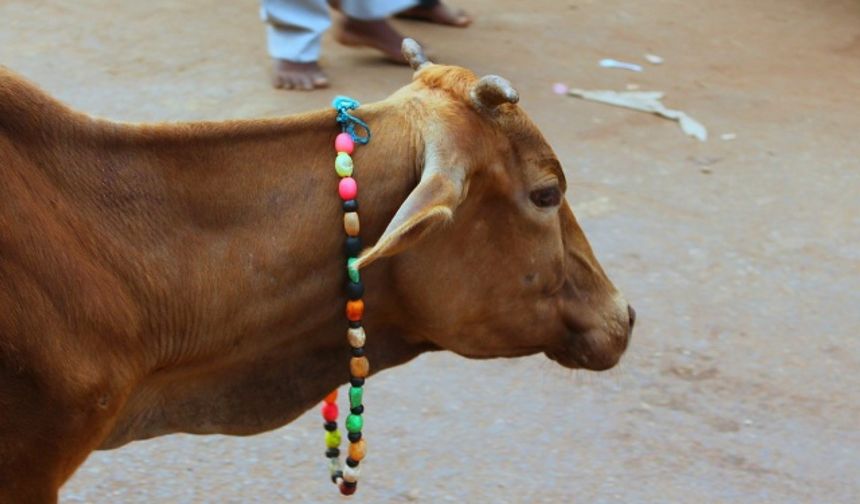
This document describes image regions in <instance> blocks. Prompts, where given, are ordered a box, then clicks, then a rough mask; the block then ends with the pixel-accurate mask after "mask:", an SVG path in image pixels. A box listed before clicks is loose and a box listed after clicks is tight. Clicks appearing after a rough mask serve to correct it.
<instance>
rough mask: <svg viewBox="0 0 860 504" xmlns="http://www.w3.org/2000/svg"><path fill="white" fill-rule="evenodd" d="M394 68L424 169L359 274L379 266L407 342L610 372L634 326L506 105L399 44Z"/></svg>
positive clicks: (545, 159) (503, 86)
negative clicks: (399, 63)
mask: <svg viewBox="0 0 860 504" xmlns="http://www.w3.org/2000/svg"><path fill="white" fill-rule="evenodd" d="M404 55H405V56H406V58H407V60H409V61H410V63H411V64H412V66H413V68H414V69H415V70H416V72H415V77H414V80H413V82H412V84H411V85H409V86H407V87H406V88H404V89H403V90H401V91H399V92H398V94H397V95H395V99H397V97H398V96H399V97H401V98H403V100H404V106H407V107H411V114H412V115H413V116H414V117H415V121H418V122H420V128H416V129H417V131H419V132H420V135H421V137H422V138H421V140H420V142H419V143H420V144H421V146H422V147H421V148H423V152H422V153H420V155H419V157H421V158H423V169H422V172H421V175H420V182H419V183H418V185H417V187H415V189H414V190H413V191H412V192H411V194H410V195H409V196H408V198H407V199H406V200H405V201H404V202H403V204H402V205H401V207H400V208H399V210H398V211H397V213H396V214H395V216H394V217H393V219H392V220H391V222H390V223H389V224H388V227H387V229H386V230H385V232H384V233H383V235H382V237H381V238H380V239H379V241H378V242H377V243H376V244H375V245H374V246H373V247H371V248H369V249H368V250H366V251H365V252H364V254H362V256H361V258H360V260H359V267H364V266H367V265H368V264H370V263H372V262H374V261H377V260H380V259H382V258H384V257H390V259H388V260H389V261H390V267H391V268H392V275H393V284H394V288H396V289H397V290H398V293H399V294H400V298H401V300H402V303H403V309H404V310H405V311H406V312H407V315H408V317H409V318H410V320H411V321H413V323H412V324H410V327H409V328H408V329H407V331H410V332H412V333H413V334H410V336H411V337H413V338H418V339H421V340H425V341H429V342H431V343H433V344H435V345H437V346H439V347H442V348H445V349H448V350H452V351H454V352H457V353H459V354H461V355H464V356H467V357H476V358H487V357H511V356H519V355H527V354H532V353H536V352H545V353H546V355H548V356H549V357H550V358H552V359H554V360H556V361H557V362H559V363H561V364H562V365H564V366H566V367H570V368H586V369H592V370H602V369H607V368H610V367H612V366H613V365H615V364H616V363H617V362H618V360H619V358H620V357H621V354H622V353H623V352H624V350H625V348H626V347H627V342H628V339H629V337H630V334H631V330H632V328H633V322H634V312H633V310H632V309H631V308H630V307H629V305H628V304H627V302H626V301H625V300H624V297H623V296H622V295H621V294H620V293H619V292H618V290H617V289H616V288H615V287H614V286H613V285H612V283H611V282H610V281H609V279H608V278H607V277H606V274H605V273H604V272H603V270H602V269H601V267H600V264H598V262H597V259H595V257H594V254H593V253H592V251H591V248H590V246H589V244H588V241H587V240H586V238H585V236H584V234H583V232H582V229H581V228H580V227H579V225H578V224H577V222H576V219H575V218H574V215H573V212H572V211H571V208H570V206H569V205H568V203H567V201H565V196H564V195H565V191H566V187H567V186H566V181H565V176H564V172H563V171H562V168H561V165H560V163H559V161H558V159H557V158H556V156H555V154H554V153H553V151H552V149H551V148H550V146H549V145H548V144H547V142H546V140H545V139H544V138H543V136H542V135H541V133H540V131H538V129H537V127H536V126H535V125H534V124H533V123H532V122H531V120H530V119H529V118H528V117H527V116H526V114H525V113H524V112H523V111H522V110H521V109H520V108H519V107H518V106H517V105H516V103H517V101H518V96H517V92H516V91H515V90H514V89H513V88H512V87H511V85H510V84H509V83H508V82H507V81H506V80H504V79H502V78H501V77H497V76H487V77H483V78H481V79H478V78H476V77H475V75H474V74H472V73H471V72H469V71H468V70H466V69H463V68H459V67H452V66H442V65H434V64H432V63H429V62H428V61H427V60H426V58H424V56H423V54H422V52H421V48H420V47H419V46H418V45H417V44H416V43H415V42H414V41H412V40H409V39H407V40H406V41H405V42H404Z"/></svg>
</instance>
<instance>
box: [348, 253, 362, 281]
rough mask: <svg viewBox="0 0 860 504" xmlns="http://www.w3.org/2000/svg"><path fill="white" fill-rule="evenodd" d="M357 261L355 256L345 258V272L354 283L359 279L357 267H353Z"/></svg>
mask: <svg viewBox="0 0 860 504" xmlns="http://www.w3.org/2000/svg"><path fill="white" fill-rule="evenodd" d="M356 261H358V258H357V257H350V258H349V259H347V260H346V272H347V273H348V274H349V279H350V280H352V281H353V282H355V283H358V282H360V281H361V275H359V274H358V268H356V267H355V262H356Z"/></svg>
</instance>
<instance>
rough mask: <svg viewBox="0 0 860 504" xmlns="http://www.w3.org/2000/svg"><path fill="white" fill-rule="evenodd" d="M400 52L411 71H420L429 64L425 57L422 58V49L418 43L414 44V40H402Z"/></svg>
mask: <svg viewBox="0 0 860 504" xmlns="http://www.w3.org/2000/svg"><path fill="white" fill-rule="evenodd" d="M400 52H402V53H403V57H404V58H405V59H406V61H407V62H408V63H409V66H411V67H412V69H413V70H421V69H422V68H424V67H425V66H427V65H429V64H430V62H429V61H428V60H427V56H424V49H421V45H420V44H419V43H418V42H415V40H414V39H411V38H405V39H403V44H402V45H401V46H400Z"/></svg>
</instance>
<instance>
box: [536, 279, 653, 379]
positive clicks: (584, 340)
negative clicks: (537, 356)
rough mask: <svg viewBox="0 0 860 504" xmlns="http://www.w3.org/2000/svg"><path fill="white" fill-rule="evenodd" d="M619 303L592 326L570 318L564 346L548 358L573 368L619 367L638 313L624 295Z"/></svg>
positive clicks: (599, 369) (618, 298)
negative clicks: (624, 298) (624, 299)
mask: <svg viewBox="0 0 860 504" xmlns="http://www.w3.org/2000/svg"><path fill="white" fill-rule="evenodd" d="M615 301H616V302H615V303H613V304H614V306H613V307H612V309H611V310H608V313H606V314H605V315H603V316H602V317H600V318H599V320H598V322H596V323H594V324H590V325H589V326H583V325H582V324H581V323H576V322H575V321H573V320H569V319H566V320H565V326H566V328H567V330H566V332H565V335H564V337H563V341H562V342H561V345H559V346H558V347H556V348H554V349H552V350H550V351H547V352H546V355H547V356H548V357H549V358H550V359H552V360H554V361H556V362H558V363H559V364H561V365H562V366H565V367H568V368H572V369H588V370H591V371H604V370H606V369H610V368H612V367H614V366H615V365H616V364H618V361H619V360H620V359H621V356H622V355H624V351H625V350H627V346H628V344H629V343H630V338H631V336H632V334H633V326H634V324H635V323H636V311H635V310H634V309H633V307H631V306H630V305H628V304H627V303H626V301H623V298H622V297H621V296H617V297H616V300H615Z"/></svg>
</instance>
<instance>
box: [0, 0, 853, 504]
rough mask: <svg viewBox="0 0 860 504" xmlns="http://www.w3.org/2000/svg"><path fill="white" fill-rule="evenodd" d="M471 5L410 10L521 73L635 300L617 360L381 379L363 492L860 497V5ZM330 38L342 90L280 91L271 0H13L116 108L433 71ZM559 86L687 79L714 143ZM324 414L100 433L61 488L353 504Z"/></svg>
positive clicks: (77, 100) (203, 108) (454, 59)
mask: <svg viewBox="0 0 860 504" xmlns="http://www.w3.org/2000/svg"><path fill="white" fill-rule="evenodd" d="M460 3H461V4H462V6H464V7H466V8H467V9H468V10H469V11H470V12H472V13H473V14H474V15H475V16H476V19H477V22H476V23H475V24H474V25H473V26H472V27H471V28H469V29H468V30H458V29H451V28H441V27H433V26H426V25H420V24H414V23H406V22H398V26H399V27H400V28H401V29H402V30H403V31H404V32H406V33H407V34H410V35H413V36H415V37H417V38H418V39H419V40H421V41H424V42H426V43H427V44H428V45H430V46H432V49H433V53H434V55H435V59H436V60H437V61H440V62H445V63H452V64H458V65H462V66H466V67H469V68H472V69H473V70H475V71H476V72H477V73H480V74H483V73H498V74H501V75H503V76H505V77H507V78H509V79H510V80H511V81H512V82H513V83H514V84H515V86H516V87H517V88H518V89H519V91H520V95H521V97H522V102H521V104H522V106H523V107H524V108H525V109H526V110H527V111H528V112H529V113H530V115H531V116H532V118H533V119H534V120H535V121H536V122H537V124H538V125H539V126H540V127H541V129H542V130H543V132H544V133H545V135H546V136H547V137H548V139H549V140H550V143H551V144H552V145H553V146H554V148H555V149H556V152H557V153H558V155H559V157H560V159H561V160H562V162H563V164H564V165H565V169H566V172H567V175H568V178H569V181H570V190H569V192H568V195H567V196H568V198H569V199H570V200H571V201H572V202H573V204H574V206H575V209H576V212H577V215H578V217H579V219H580V220H581V221H582V223H583V226H584V228H585V229H586V232H587V234H588V236H589V238H590V240H591V243H592V245H593V246H594V248H595V249H596V252H597V255H598V257H600V258H601V261H602V263H603V265H604V267H605V269H606V270H607V272H608V273H609V275H610V277H611V278H612V279H613V280H614V281H615V283H616V284H617V285H618V286H619V287H621V288H622V289H623V290H624V291H625V292H626V294H627V297H628V298H629V299H630V300H631V302H632V304H633V305H634V306H635V307H636V309H637V311H638V313H639V321H638V323H637V328H636V331H635V334H634V339H633V342H632V346H631V348H630V350H629V353H628V354H627V356H626V357H625V359H624V360H623V363H622V365H621V366H620V367H619V368H617V369H616V370H613V371H610V372H608V373H603V374H592V373H587V372H569V371H565V370H562V369H561V368H559V367H558V366H556V365H554V364H553V363H551V362H550V361H548V360H546V359H545V358H543V357H531V358H525V359H518V360H498V361H488V362H475V361H469V360H466V359H463V358H460V357H456V356H454V355H451V354H443V353H440V354H434V355H427V356H424V357H422V358H419V359H418V360H416V361H414V362H412V363H410V364H408V365H406V366H403V367H400V368H396V369H393V370H389V371H386V372H384V373H382V374H380V375H379V376H378V377H375V378H374V379H373V380H372V382H371V383H370V386H369V389H368V396H367V398H366V402H367V404H368V408H369V411H371V412H372V413H371V414H370V415H369V416H368V423H367V427H366V430H365V432H366V434H367V436H368V439H369V442H370V443H372V445H371V453H370V455H369V458H368V460H367V463H366V464H363V465H362V467H363V473H362V475H363V482H362V485H361V488H360V490H359V493H358V494H357V495H356V497H355V498H354V502H358V503H361V502H368V503H380V502H431V503H435V502H446V501H452V502H514V503H519V502H523V503H526V502H528V503H531V502H548V503H558V502H593V503H610V502H612V503H615V502H623V503H669V502H673V503H674V502H683V503H700V502H704V503H717V502H745V503H747V502H754V503H764V502H773V503H793V502H816V503H837V502H839V503H853V502H860V477H858V475H860V394H858V391H860V342H858V341H860V340H858V338H857V335H856V331H857V330H858V329H860V141H858V130H860V3H858V2H857V1H856V0H825V1H821V0H756V1H755V2H749V1H745V0H725V1H722V2H711V1H706V0H685V1H682V0H662V1H652V2H633V1H629V0H627V1H624V0H604V1H591V0H568V1H563V2H560V1H554V0H539V1H531V2H515V1H512V0H503V1H500V0H460ZM324 53H325V55H324V60H323V64H324V65H325V68H326V69H327V70H328V72H329V74H330V76H331V78H332V80H333V83H334V87H333V88H332V89H330V90H327V91H321V92H314V93H311V94H305V93H290V92H284V91H275V90H273V89H271V88H270V87H269V85H268V77H267V71H268V66H269V62H268V59H267V56H266V54H265V50H264V34H263V27H262V25H261V23H260V21H259V17H258V5H257V3H256V2H255V1H254V0H241V1H232V2H207V1H203V0H187V1H183V2H174V1H171V0H148V1H146V2H112V1H110V0H80V1H77V2H61V1H59V0H51V1H40V2H32V1H29V0H27V1H25V0H2V1H0V64H3V65H6V66H8V67H10V68H12V69H14V70H16V71H18V72H20V73H22V74H24V75H26V76H28V77H29V78H31V79H33V80H34V81H36V82H37V83H39V84H40V85H41V86H43V87H44V88H45V89H47V90H48V91H50V92H51V93H53V94H54V95H56V96H57V97H59V98H61V99H63V100H64V101H66V102H68V103H70V104H71V105H73V106H74V107H76V108H78V109H81V110H84V111H87V112H89V113H92V114H94V115H100V116H107V117H111V118H114V119H119V120H126V121H163V120H194V119H221V118H242V117H258V116H273V115H283V114H289V113H293V112H298V111H304V110H309V109H316V108H321V107H326V106H328V103H329V101H330V99H331V97H332V96H333V95H335V94H341V93H342V94H349V95H351V96H354V97H356V98H358V99H360V100H363V101H373V100H377V99H381V98H383V97H385V96H386V95H388V94H389V93H391V92H392V91H393V90H395V89H396V88H398V87H399V86H401V85H403V84H405V83H406V82H407V81H408V79H409V77H410V72H409V71H408V70H407V69H405V68H400V67H395V66H392V65H389V64H385V63H383V62H381V61H379V60H378V59H377V58H376V56H375V54H374V53H372V52H370V51H363V50H355V49H347V48H342V47H339V46H337V45H336V44H335V43H334V42H333V41H331V40H330V39H326V41H325V44H324ZM645 53H654V54H658V55H660V56H662V57H663V58H664V59H665V63H664V64H662V65H659V66H655V65H650V64H648V63H644V60H643V54H645ZM607 57H608V58H615V59H621V60H630V61H634V62H640V63H643V64H644V65H645V67H646V68H645V71H644V72H643V73H633V72H629V71H625V70H611V69H603V68H600V67H598V65H597V63H598V61H599V60H600V59H601V58H607ZM557 81H561V82H565V83H567V84H569V85H571V86H575V87H580V88H586V89H616V90H623V89H625V88H626V86H628V85H638V86H640V88H641V89H645V90H661V91H665V92H666V93H667V98H666V99H665V102H666V103H667V105H669V106H671V107H674V108H679V109H682V110H685V111H687V112H688V113H690V114H691V115H692V116H693V117H695V118H697V119H698V120H699V121H701V122H703V123H704V124H705V125H706V126H707V127H708V128H709V130H710V133H711V137H710V139H709V140H708V141H707V142H704V143H701V142H698V141H696V140H694V139H691V138H689V137H685V136H683V135H682V133H681V132H680V130H679V129H678V128H677V126H676V125H675V124H673V123H671V122H669V121H666V120H663V119H660V118H657V117H654V116H650V115H646V114H642V113H637V112H632V111H627V110H622V109H617V108H612V107H609V106H606V105H601V104H594V103H588V102H584V101H580V100H577V99H574V98H569V97H562V96H557V95H555V94H553V92H552V89H551V87H552V84H553V83H554V82H557ZM727 134H733V135H734V139H730V140H729V139H724V138H723V137H722V136H723V135H727ZM319 422H320V421H319V419H318V413H317V412H316V411H313V412H311V413H308V414H307V415H305V416H303V417H301V418H300V419H299V420H298V421H296V422H294V423H292V424H290V425H288V426H286V427H284V428H281V429H279V430H277V431H274V432H271V433H268V434H264V435H259V436H254V437H251V438H227V437H220V436H211V437H194V436H169V437H164V438H160V439H157V440H152V441H146V442H139V443H133V444H132V445H129V446H126V447H124V448H121V449H119V450H115V451H110V452H100V453H96V454H94V455H93V456H92V457H91V458H90V459H89V460H88V461H87V462H86V464H85V465H84V466H83V467H82V468H81V469H80V470H79V471H78V473H77V474H76V475H75V476H74V478H73V479H72V480H71V481H70V482H69V483H68V484H67V485H66V486H65V487H64V490H63V493H62V502H65V503H75V502H96V503H120V502H121V503H153V502H217V503H229V502H280V501H290V502H336V501H339V499H340V498H339V497H338V496H337V495H336V490H335V488H334V487H333V486H332V485H331V484H330V483H328V482H327V477H326V468H325V460H324V459H323V457H322V448H321V446H322V434H321V429H320V426H319Z"/></svg>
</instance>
